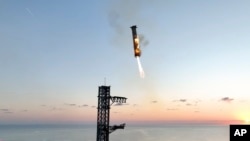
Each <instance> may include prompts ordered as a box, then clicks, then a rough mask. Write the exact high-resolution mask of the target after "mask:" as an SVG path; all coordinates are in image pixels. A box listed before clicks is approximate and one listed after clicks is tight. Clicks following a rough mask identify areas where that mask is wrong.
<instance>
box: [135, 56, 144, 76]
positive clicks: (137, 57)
mask: <svg viewBox="0 0 250 141" xmlns="http://www.w3.org/2000/svg"><path fill="white" fill-rule="evenodd" d="M136 60H137V63H138V68H139V73H140V76H141V78H144V77H145V73H144V71H143V68H142V65H141V61H140V58H139V56H136Z"/></svg>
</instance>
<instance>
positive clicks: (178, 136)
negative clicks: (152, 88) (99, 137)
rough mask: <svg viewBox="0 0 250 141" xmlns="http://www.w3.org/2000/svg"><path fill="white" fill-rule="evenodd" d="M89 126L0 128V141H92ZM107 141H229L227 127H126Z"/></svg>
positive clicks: (94, 134)
mask: <svg viewBox="0 0 250 141" xmlns="http://www.w3.org/2000/svg"><path fill="white" fill-rule="evenodd" d="M95 140H96V126H93V125H0V141H95ZM109 140H110V141H229V126H218V125H189V126H186V125H185V126H181V125H176V126H175V125H170V126H167V125H166V126H135V125H134V126H129V125H126V127H125V129H124V130H123V129H119V130H116V131H114V132H113V133H111V134H110V137H109Z"/></svg>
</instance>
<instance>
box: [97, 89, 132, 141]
mask: <svg viewBox="0 0 250 141" xmlns="http://www.w3.org/2000/svg"><path fill="white" fill-rule="evenodd" d="M126 100H127V98H125V97H119V96H110V86H99V91H98V106H97V110H98V111H97V136H96V141H109V134H110V133H112V132H113V131H115V130H116V129H124V127H125V123H123V124H120V125H114V126H109V119H110V106H111V105H112V104H113V103H115V102H116V103H126Z"/></svg>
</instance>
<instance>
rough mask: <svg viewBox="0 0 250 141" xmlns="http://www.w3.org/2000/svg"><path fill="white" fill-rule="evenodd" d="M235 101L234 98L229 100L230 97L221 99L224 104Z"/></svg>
mask: <svg viewBox="0 0 250 141" xmlns="http://www.w3.org/2000/svg"><path fill="white" fill-rule="evenodd" d="M233 100H234V99H233V98H229V97H223V98H221V99H220V101H223V102H231V101H233Z"/></svg>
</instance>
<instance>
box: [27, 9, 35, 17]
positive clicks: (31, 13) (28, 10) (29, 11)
mask: <svg viewBox="0 0 250 141" xmlns="http://www.w3.org/2000/svg"><path fill="white" fill-rule="evenodd" d="M25 9H26V11H27V12H28V13H29V14H30V15H31V16H32V17H34V16H35V15H34V14H33V12H32V11H31V10H30V9H29V8H25Z"/></svg>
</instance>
